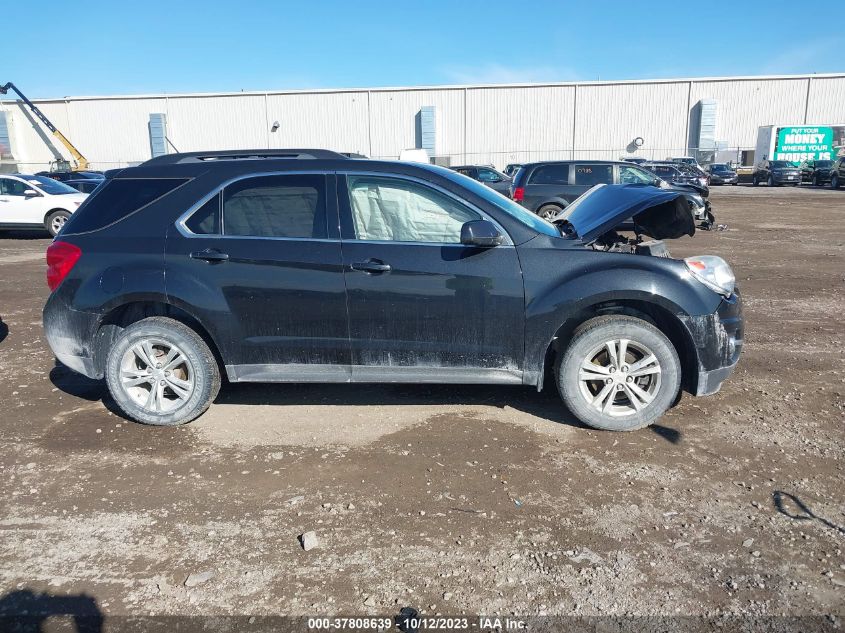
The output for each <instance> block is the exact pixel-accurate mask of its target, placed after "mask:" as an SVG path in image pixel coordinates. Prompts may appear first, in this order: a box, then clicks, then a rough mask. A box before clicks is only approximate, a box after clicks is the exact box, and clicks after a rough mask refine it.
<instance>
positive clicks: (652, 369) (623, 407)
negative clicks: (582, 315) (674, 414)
mask: <svg viewBox="0 0 845 633" xmlns="http://www.w3.org/2000/svg"><path fill="white" fill-rule="evenodd" d="M556 379H557V385H558V391H559V392H560V396H561V398H562V399H563V402H564V404H565V405H566V407H567V408H568V409H569V410H570V411H571V412H572V413H573V414H574V415H575V417H577V418H578V419H579V420H580V421H581V422H583V423H584V424H586V425H587V426H591V427H593V428H596V429H603V430H607V431H633V430H635V429H640V428H643V427H645V426H648V425H649V424H651V423H652V422H654V421H655V420H657V419H658V418H659V417H660V416H661V415H663V414H664V413H665V412H666V410H667V409H668V408H669V407H670V406H671V404H672V402H673V401H674V399H675V396H676V395H677V393H678V389H679V388H680V384H681V363H680V360H679V359H678V353H677V352H676V351H675V348H674V346H673V345H672V343H671V341H669V339H668V338H666V336H665V335H664V334H663V333H662V332H661V331H660V330H658V329H657V328H656V327H654V326H653V325H651V324H650V323H648V322H646V321H644V320H642V319H637V318H634V317H629V316H603V317H596V318H594V319H590V320H589V321H587V322H586V323H584V324H583V325H581V326H580V327H578V329H576V330H575V333H574V334H573V336H572V339H571V341H570V343H569V347H567V349H566V351H565V352H564V353H563V354H561V355H560V357H559V360H558V363H557V367H556Z"/></svg>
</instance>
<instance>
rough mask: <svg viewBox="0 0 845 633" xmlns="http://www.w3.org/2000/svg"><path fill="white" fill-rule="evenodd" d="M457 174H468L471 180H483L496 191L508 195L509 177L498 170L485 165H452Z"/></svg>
mask: <svg viewBox="0 0 845 633" xmlns="http://www.w3.org/2000/svg"><path fill="white" fill-rule="evenodd" d="M452 169H454V170H455V171H456V172H458V173H459V174H463V175H464V176H469V177H470V178H472V179H473V180H477V181H478V182H483V183H484V184H485V185H487V186H488V187H490V188H491V189H493V190H494V191H498V192H499V193H501V194H502V195H505V196H508V195H510V188H511V179H510V177H508V176H506V175H505V174H503V173H502V172H500V171H496V170H495V169H493V168H492V167H488V166H487V165H458V166H456V167H452Z"/></svg>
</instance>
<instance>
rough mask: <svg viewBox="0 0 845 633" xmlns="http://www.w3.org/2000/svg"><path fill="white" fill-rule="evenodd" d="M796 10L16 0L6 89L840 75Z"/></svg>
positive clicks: (514, 2) (9, 15) (839, 61)
mask: <svg viewBox="0 0 845 633" xmlns="http://www.w3.org/2000/svg"><path fill="white" fill-rule="evenodd" d="M800 7H801V5H800V3H799V4H796V3H795V2H794V1H790V2H781V1H780V0H769V1H766V2H742V1H740V2H724V1H721V2H719V1H717V2H702V1H700V0H692V1H688V2H680V1H678V0H675V1H674V2H615V1H613V0H605V1H603V2H597V1H592V2H545V1H536V2H531V1H530V0H529V1H527V2H526V1H525V0H519V1H518V0H510V1H509V2H497V1H493V0H487V1H484V2H476V1H474V0H467V1H459V0H453V1H452V2H441V1H438V0H429V1H427V2H420V1H416V2H410V1H407V2H406V1H402V0H393V1H385V2H382V1H373V2H370V1H367V0H347V1H345V2H344V1H339V2H335V1H331V2H328V1H327V2H319V1H317V0H313V1H311V2H302V1H299V2H282V1H275V2H274V1H271V0H240V1H239V2H233V1H231V0H226V1H223V0H204V1H201V2H199V1H195V0H168V1H162V0H141V1H134V2H114V1H113V0H111V1H109V2H102V1H100V0H91V1H89V2H66V1H64V0H62V1H59V0H47V1H45V2H41V3H39V6H38V9H37V10H35V9H34V8H33V7H32V6H30V3H27V2H14V3H7V4H6V5H5V6H4V7H3V23H4V27H3V40H4V45H3V60H2V65H0V75H2V76H0V82H2V83H5V82H7V81H13V82H15V83H16V84H18V85H19V86H20V87H21V89H23V90H24V91H25V92H26V93H27V95H28V96H30V97H33V98H34V97H61V96H65V95H102V94H132V93H162V92H168V93H174V92H215V91H238V90H274V89H284V88H340V87H369V86H405V85H434V84H461V83H517V82H534V81H569V80H595V79H647V78H660V77H689V76H721V75H757V74H791V73H805V72H808V73H809V72H819V73H821V72H840V71H845V54H843V53H844V52H845V36H843V35H842V33H843V30H842V29H841V28H840V29H836V28H835V27H834V25H833V23H831V22H829V21H828V20H826V19H825V18H822V17H820V16H819V15H812V14H807V15H806V16H804V17H802V16H801V14H802V13H803V10H802V9H801V8H800ZM523 9H526V10H523ZM36 14H37V15H36ZM837 33H838V34H837Z"/></svg>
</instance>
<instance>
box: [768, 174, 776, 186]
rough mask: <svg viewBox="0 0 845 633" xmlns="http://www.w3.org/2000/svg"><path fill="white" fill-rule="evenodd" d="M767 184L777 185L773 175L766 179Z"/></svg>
mask: <svg viewBox="0 0 845 633" xmlns="http://www.w3.org/2000/svg"><path fill="white" fill-rule="evenodd" d="M766 184H767V185H769V186H770V187H774V186H775V179H774V178H773V177H772V176H769V179H768V180H767V181H766Z"/></svg>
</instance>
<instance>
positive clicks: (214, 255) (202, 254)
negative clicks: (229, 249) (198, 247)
mask: <svg viewBox="0 0 845 633" xmlns="http://www.w3.org/2000/svg"><path fill="white" fill-rule="evenodd" d="M191 258H192V259H202V260H204V261H207V262H225V261H226V260H228V259H229V255H228V254H227V253H222V252H220V251H218V250H217V249H215V248H207V249H205V250H204V251H197V252H195V253H191Z"/></svg>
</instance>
